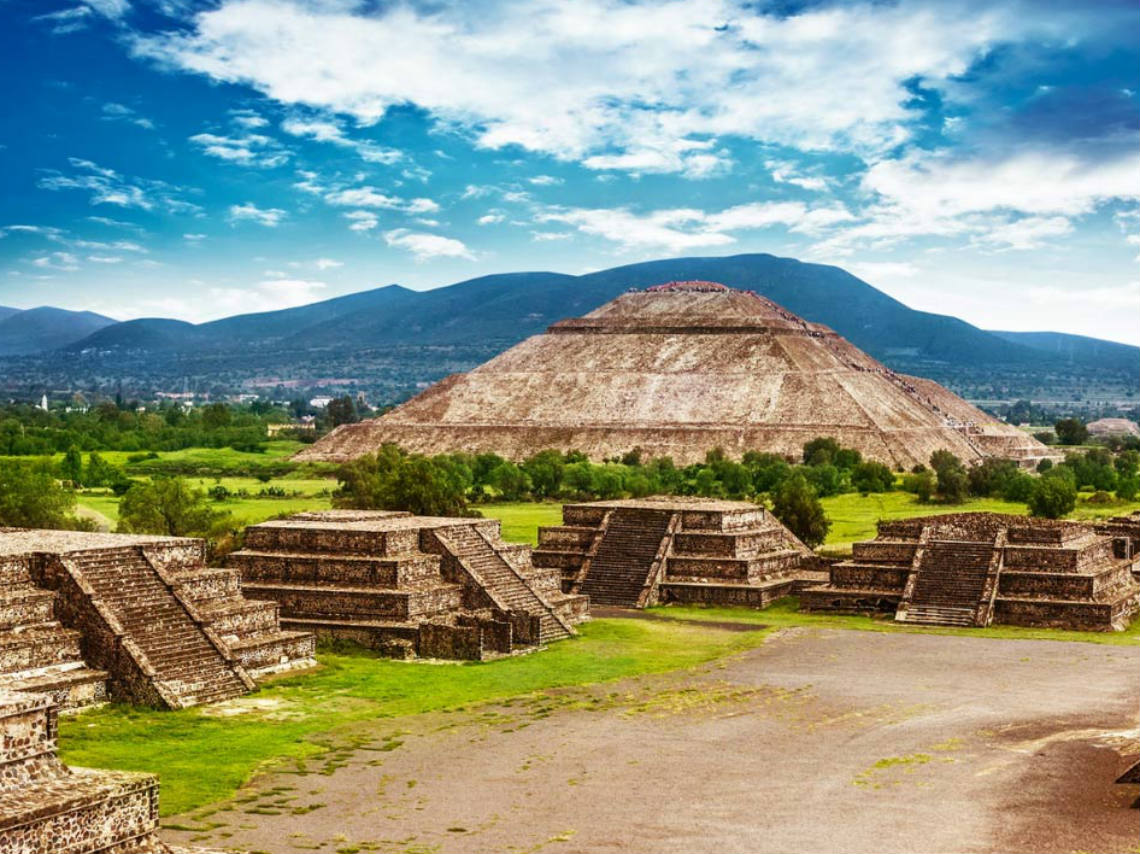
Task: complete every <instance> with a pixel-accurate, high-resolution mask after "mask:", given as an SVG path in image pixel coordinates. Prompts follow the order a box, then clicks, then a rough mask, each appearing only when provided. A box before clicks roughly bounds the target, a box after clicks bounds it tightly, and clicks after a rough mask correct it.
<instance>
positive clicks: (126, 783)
mask: <svg viewBox="0 0 1140 854" xmlns="http://www.w3.org/2000/svg"><path fill="white" fill-rule="evenodd" d="M57 710H58V707H57V706H56V705H55V704H54V703H53V702H52V700H51V698H50V697H48V696H45V695H38V694H28V693H22V692H21V693H6V692H4V691H2V690H0V851H3V852H4V854H46V852H57V851H58V852H68V854H94V852H106V851H116V852H124V854H126V852H144V851H147V852H150V851H153V852H165V851H168V850H169V849H167V847H166V846H165V845H164V844H163V843H162V842H160V841H159V840H158V839H157V838H155V837H154V835H153V833H154V831H155V830H156V829H157V828H158V779H157V778H156V777H154V776H151V775H149V774H133V773H125V772H119V771H93V770H89V769H85V768H67V767H66V766H64V765H63V764H62V763H61V762H60V761H59V759H58V758H57V757H56V715H57Z"/></svg>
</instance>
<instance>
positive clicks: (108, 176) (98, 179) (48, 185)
mask: <svg viewBox="0 0 1140 854" xmlns="http://www.w3.org/2000/svg"><path fill="white" fill-rule="evenodd" d="M68 163H70V164H71V166H72V168H73V169H75V170H76V171H75V172H74V173H73V174H70V175H66V174H64V173H62V172H60V171H59V170H57V169H49V170H45V172H46V173H47V174H46V175H45V177H43V178H41V179H40V180H39V182H38V183H37V184H36V186H38V187H39V188H40V189H43V190H54V191H59V190H85V191H87V192H88V193H89V194H90V202H91V204H93V205H115V206H117V207H123V208H140V209H142V210H147V211H150V210H155V209H156V208H164V209H165V210H167V211H168V212H170V213H190V214H200V213H201V212H202V209H201V208H200V207H199V206H198V205H196V204H194V203H192V202H188V201H186V200H185V199H183V198H182V197H181V193H183V192H184V189H185V188H182V187H176V186H174V185H171V184H167V183H166V182H165V181H156V180H150V179H145V178H128V177H126V176H123V175H120V174H119V173H118V172H116V171H115V170H114V169H108V168H106V167H103V166H99V165H98V164H97V163H93V162H92V161H90V160H84V159H83V158H81V157H69V158H68Z"/></svg>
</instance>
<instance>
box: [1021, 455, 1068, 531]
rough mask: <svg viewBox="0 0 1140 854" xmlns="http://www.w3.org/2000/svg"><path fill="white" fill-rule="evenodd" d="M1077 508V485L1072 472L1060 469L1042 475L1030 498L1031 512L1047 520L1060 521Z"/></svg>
mask: <svg viewBox="0 0 1140 854" xmlns="http://www.w3.org/2000/svg"><path fill="white" fill-rule="evenodd" d="M1076 506H1077V485H1076V482H1075V481H1074V479H1073V476H1072V474H1071V473H1070V472H1067V471H1065V470H1064V469H1062V468H1060V467H1058V468H1056V469H1054V470H1053V471H1050V472H1047V473H1046V474H1043V475H1041V477H1039V478H1038V479H1037V483H1035V484H1034V485H1033V493H1032V494H1031V495H1030V496H1029V512H1030V514H1031V515H1033V516H1041V517H1044V518H1046V519H1060V518H1061V517H1062V516H1066V515H1068V514H1069V513H1072V512H1073V508H1074V507H1076Z"/></svg>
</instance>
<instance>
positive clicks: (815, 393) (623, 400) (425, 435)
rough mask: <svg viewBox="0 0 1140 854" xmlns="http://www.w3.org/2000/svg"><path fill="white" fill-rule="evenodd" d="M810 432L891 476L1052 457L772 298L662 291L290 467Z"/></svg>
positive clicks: (659, 453)
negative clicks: (948, 463) (934, 463)
mask: <svg viewBox="0 0 1140 854" xmlns="http://www.w3.org/2000/svg"><path fill="white" fill-rule="evenodd" d="M820 436H833V437H834V438H835V439H837V440H838V441H839V442H840V443H841V444H842V445H844V446H845V447H850V448H856V449H858V450H859V451H861V452H862V454H863V456H864V457H867V458H869V459H873V460H878V461H880V462H883V463H886V464H887V465H890V466H891V467H892V468H894V469H896V470H898V469H909V468H911V467H912V466H914V465H916V464H918V463H922V464H927V463H928V462H929V460H930V455H931V453H932V452H934V451H937V450H940V449H945V450H948V451H951V452H953V453H954V454H955V455H957V456H958V457H959V458H961V459H963V460H965V461H966V462H973V461H977V460H981V459H983V458H985V457H990V456H998V457H1009V458H1014V459H1017V460H1019V461H1021V462H1022V464H1024V465H1026V466H1029V465H1033V464H1035V463H1036V462H1037V461H1038V460H1040V459H1042V458H1044V457H1048V456H1052V455H1054V452H1051V451H1049V450H1048V449H1047V448H1046V447H1045V446H1044V445H1042V444H1041V443H1040V442H1038V441H1036V440H1035V439H1033V438H1032V437H1031V436H1028V435H1027V434H1025V433H1024V432H1022V431H1020V430H1018V429H1016V428H1014V427H1011V426H1009V425H1007V424H1003V423H1002V422H1000V421H997V420H995V419H994V418H991V417H990V416H988V415H986V414H985V413H983V412H982V411H981V410H979V409H977V408H975V407H974V406H971V405H970V404H969V403H967V402H966V401H964V400H962V399H961V398H959V397H957V396H956V395H954V394H952V393H951V392H949V391H947V390H946V389H944V388H942V387H941V386H939V385H938V384H937V383H934V382H931V381H929V380H924V379H920V378H918V377H909V376H904V375H902V374H897V373H895V372H894V371H892V370H890V369H889V368H887V367H886V366H885V365H883V364H881V363H879V362H877V361H876V360H875V359H872V358H871V357H870V356H868V355H867V354H866V353H864V352H862V351H861V350H859V349H858V348H856V347H855V346H853V345H852V344H850V343H849V342H848V341H846V340H844V339H843V338H841V337H840V336H839V335H837V334H836V333H835V332H833V331H832V330H831V329H828V328H827V327H826V326H821V325H819V324H817V323H809V322H807V321H806V320H803V319H802V318H800V317H797V316H796V315H794V314H792V313H791V312H789V311H787V310H785V309H783V308H781V307H780V306H779V305H777V304H776V303H774V302H772V301H771V300H769V299H766V298H764V297H762V296H759V295H757V294H755V293H753V292H751V291H741V290H733V289H731V288H727V287H725V286H724V285H719V284H716V283H713V282H671V283H669V284H667V285H662V286H657V287H653V288H649V289H648V290H642V291H631V292H629V293H626V294H624V295H622V296H620V297H618V298H617V299H615V300H613V301H611V302H608V303H606V304H605V305H603V306H602V307H600V308H598V309H596V310H595V311H592V312H590V313H589V314H587V315H586V316H584V317H580V318H574V319H571V320H563V321H561V322H560V323H556V324H554V325H553V326H551V327H550V328H549V329H548V330H547V331H546V334H544V335H536V336H533V337H531V338H528V339H527V340H525V341H523V342H522V343H521V344H518V345H517V346H515V347H512V348H511V349H510V350H508V351H507V352H505V353H503V354H501V355H499V356H497V357H495V358H494V359H492V360H491V361H489V362H487V363H485V364H483V365H480V366H479V367H478V368H475V369H474V370H472V371H470V372H469V373H466V374H456V375H453V376H451V377H448V378H446V379H444V380H442V381H440V382H438V383H436V384H435V385H434V386H432V387H431V388H429V389H427V390H426V391H424V392H423V393H422V394H420V395H419V396H417V397H415V398H413V399H412V400H410V401H408V402H407V403H405V404H403V405H402V406H398V407H396V408H395V409H393V410H392V411H391V412H389V413H387V414H385V415H383V416H381V417H380V418H376V419H373V420H370V421H364V422H361V423H359V424H346V425H342V426H340V427H338V428H337V429H336V430H334V431H333V432H332V433H330V434H329V435H328V436H325V437H324V438H322V439H320V440H319V441H317V442H316V443H315V444H313V445H311V446H309V447H308V448H306V449H304V450H302V451H301V452H300V453H299V454H298V455H297V457H296V459H298V460H325V461H334V462H343V461H345V460H349V459H353V458H355V457H359V456H361V455H362V454H366V453H370V452H372V451H375V450H377V449H378V448H379V447H380V446H381V445H382V444H384V443H388V442H391V443H395V444H398V445H400V446H401V447H403V448H405V449H406V450H408V451H414V452H417V453H423V454H438V453H451V452H457V451H466V452H471V453H481V452H493V453H497V454H500V455H502V456H506V457H510V458H513V459H521V458H524V457H527V456H529V455H531V454H534V453H535V452H537V451H541V450H543V449H546V448H555V449H558V450H561V451H570V450H577V451H581V452H583V453H585V454H587V455H588V456H589V457H590V458H591V459H595V460H601V459H606V458H611V457H614V456H617V455H620V454H623V453H625V452H627V451H630V450H632V449H634V448H640V449H641V451H642V454H643V456H645V457H663V456H669V457H672V458H673V459H674V460H675V461H676V462H677V463H680V464H689V463H693V462H698V461H701V460H703V459H704V458H705V454H706V452H708V451H709V450H710V449H712V448H717V447H719V448H722V449H723V450H724V451H725V452H726V453H728V454H729V455H730V456H734V457H739V456H740V455H741V454H743V453H744V452H745V451H749V450H756V451H767V452H771V453H777V454H782V455H786V456H789V457H798V456H799V455H800V453H801V451H802V448H803V446H804V444H805V443H806V442H808V441H810V440H811V439H815V438H818V437H820Z"/></svg>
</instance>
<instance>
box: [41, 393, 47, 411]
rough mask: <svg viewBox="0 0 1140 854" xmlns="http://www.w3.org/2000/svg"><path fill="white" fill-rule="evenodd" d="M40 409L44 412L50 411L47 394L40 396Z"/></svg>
mask: <svg viewBox="0 0 1140 854" xmlns="http://www.w3.org/2000/svg"><path fill="white" fill-rule="evenodd" d="M40 409H42V410H43V411H44V412H47V411H48V401H47V395H46V394H45V395H44V396H43V397H41V398H40Z"/></svg>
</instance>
